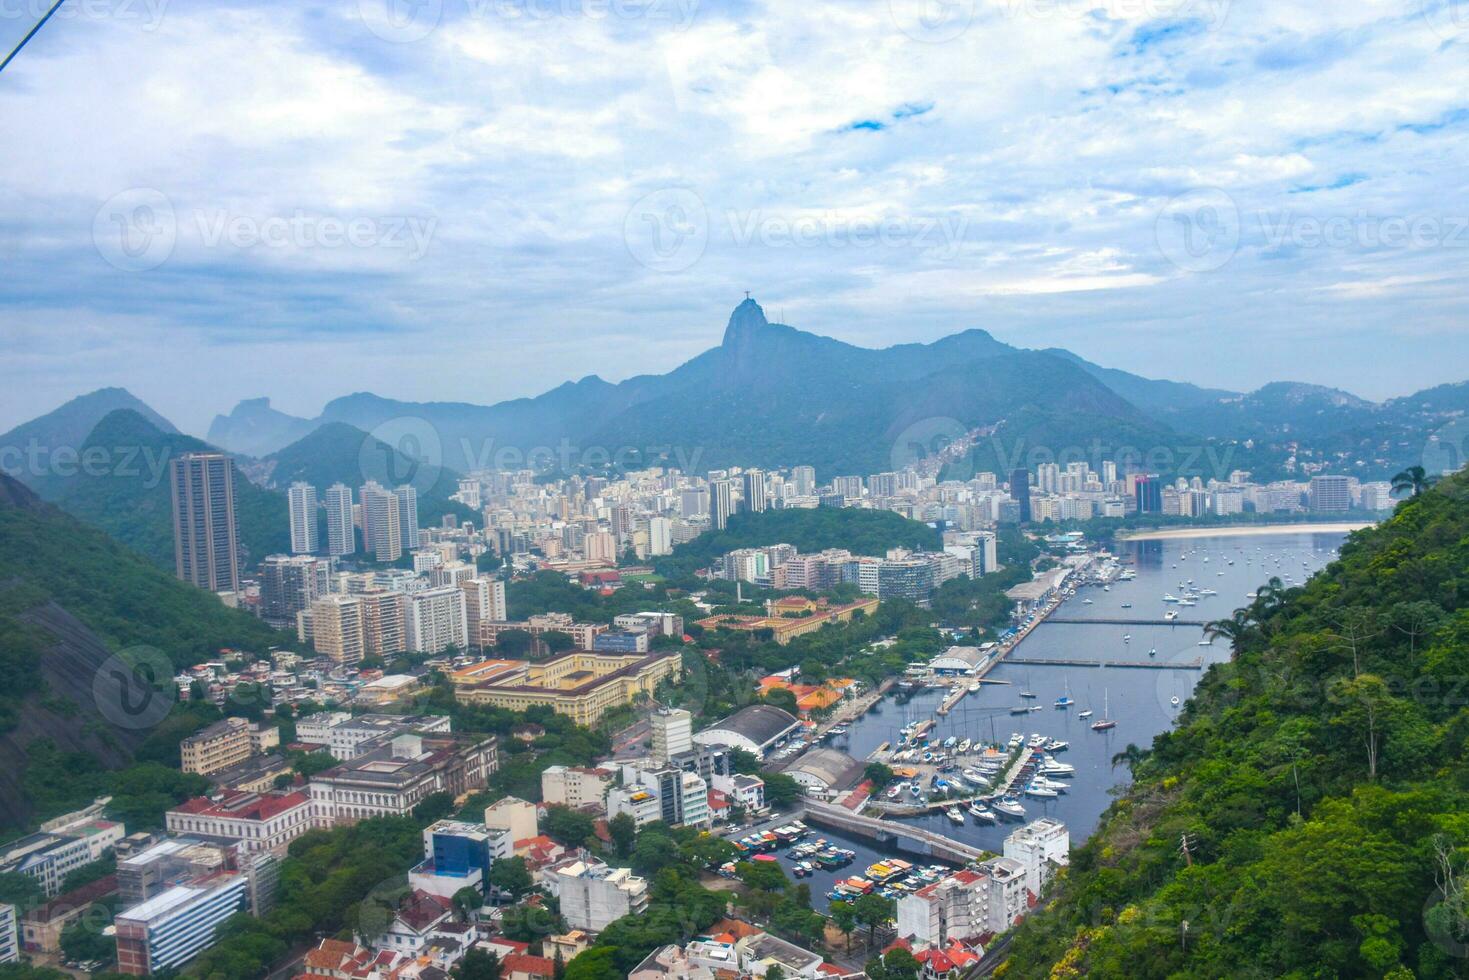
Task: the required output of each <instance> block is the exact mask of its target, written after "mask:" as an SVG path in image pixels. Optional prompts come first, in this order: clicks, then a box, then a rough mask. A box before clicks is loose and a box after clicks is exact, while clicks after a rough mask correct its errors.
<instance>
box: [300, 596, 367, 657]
mask: <svg viewBox="0 0 1469 980" xmlns="http://www.w3.org/2000/svg"><path fill="white" fill-rule="evenodd" d="M311 640H312V642H313V643H314V644H315V645H316V652H317V653H319V654H321V655H322V656H324V657H327V658H328V659H330V660H332V661H333V662H334V663H339V664H355V663H359V662H360V661H361V660H362V654H363V647H364V644H365V637H364V624H363V614H362V599H361V597H360V596H355V595H329V596H322V597H321V598H320V599H317V600H316V601H315V602H313V603H312V604H311Z"/></svg>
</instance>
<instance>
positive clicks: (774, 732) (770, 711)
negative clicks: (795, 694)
mask: <svg viewBox="0 0 1469 980" xmlns="http://www.w3.org/2000/svg"><path fill="white" fill-rule="evenodd" d="M799 727H801V722H800V721H799V720H797V718H796V716H795V715H793V714H791V713H790V712H789V711H785V710H783V709H781V708H777V707H776V706H775V705H773V704H752V705H749V706H747V707H744V708H741V709H740V710H739V711H736V712H735V713H734V714H732V715H730V716H729V717H728V718H725V719H723V720H722V721H716V722H715V723H714V724H712V725H710V726H709V727H708V728H706V729H704V730H703V731H702V732H699V733H697V734H695V735H694V741H695V742H698V743H699V744H700V745H725V746H730V747H733V748H737V749H744V750H745V751H746V752H753V753H754V754H755V755H757V756H760V757H761V758H764V757H765V752H766V750H767V749H769V748H770V747H771V746H772V745H774V744H775V743H776V742H779V741H780V740H781V739H783V738H785V737H786V736H787V735H789V734H790V733H791V732H793V731H795V730H796V729H797V728H799Z"/></svg>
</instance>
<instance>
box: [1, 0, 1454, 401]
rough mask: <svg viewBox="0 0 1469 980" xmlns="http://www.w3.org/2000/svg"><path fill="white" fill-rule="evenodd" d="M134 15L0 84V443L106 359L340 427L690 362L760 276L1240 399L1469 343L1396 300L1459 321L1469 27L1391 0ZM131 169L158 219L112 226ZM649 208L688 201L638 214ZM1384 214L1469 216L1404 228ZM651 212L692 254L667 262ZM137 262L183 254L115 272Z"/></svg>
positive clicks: (876, 325)
mask: <svg viewBox="0 0 1469 980" xmlns="http://www.w3.org/2000/svg"><path fill="white" fill-rule="evenodd" d="M382 2H384V3H385V2H386V0H382ZM125 6H126V7H128V8H131V9H137V10H142V9H144V8H143V7H140V6H139V5H138V4H132V3H129V4H126V5H124V4H120V3H119V4H114V5H113V6H112V7H108V5H107V4H105V3H102V4H91V5H84V7H80V8H78V13H77V14H76V15H73V16H69V17H67V18H65V19H63V18H61V17H59V16H58V18H57V19H56V20H55V21H54V22H53V23H52V24H49V25H48V26H47V28H46V29H45V30H44V31H43V32H42V33H41V34H39V35H38V36H37V39H36V41H35V42H33V44H32V45H31V46H30V47H29V48H27V50H26V52H25V53H24V54H23V55H22V57H21V58H20V59H18V60H17V61H16V63H15V64H14V65H12V66H11V68H9V69H7V71H6V74H5V85H4V86H0V132H4V133H6V134H7V137H8V145H9V146H11V152H10V153H9V154H8V155H7V162H6V167H5V168H3V170H0V258H3V260H4V261H5V268H6V271H7V275H6V276H5V277H4V279H3V281H0V316H3V317H4V320H5V322H6V324H7V329H6V336H5V340H4V342H3V344H4V347H3V350H4V353H5V354H6V355H7V356H6V363H7V366H10V367H12V369H20V368H23V369H24V371H25V372H26V374H25V378H26V383H25V384H24V385H21V384H11V385H6V386H3V388H0V426H6V425H7V424H12V423H14V422H15V421H18V420H20V419H22V418H25V417H29V416H31V415H34V414H36V411H37V410H38V403H54V402H59V401H62V400H65V398H67V397H70V396H71V395H74V394H76V393H78V392H80V391H83V390H87V389H90V388H94V387H97V386H99V385H102V384H110V383H121V384H125V385H127V386H128V387H131V388H133V389H134V390H135V391H136V393H138V394H139V395H140V396H141V397H144V398H145V399H148V400H150V401H152V402H155V403H157V404H158V406H159V407H160V408H161V409H163V410H165V411H166V412H168V413H169V414H171V415H173V416H176V420H177V421H178V422H179V424H181V425H185V426H187V427H191V428H194V429H196V430H198V429H202V428H203V426H204V425H206V424H207V421H208V419H209V417H210V416H212V414H213V413H215V412H216V411H225V410H228V408H229V407H230V403H231V402H232V401H233V400H234V399H236V398H240V397H247V396H251V395H260V394H268V395H272V396H274V397H275V399H276V402H277V404H280V405H281V406H283V407H285V408H287V409H288V410H291V411H297V412H306V413H311V412H314V411H315V410H316V409H318V408H319V407H320V405H321V404H322V403H323V402H325V401H326V400H328V399H329V398H331V397H334V396H336V395H339V394H342V393H343V392H346V391H354V390H359V389H363V388H373V389H375V390H377V391H379V392H380V393H382V394H384V395H390V396H397V397H404V398H421V399H434V398H437V399H461V400H471V401H481V402H487V401H494V400H498V399H501V398H506V397H513V396H520V395H529V394H535V393H537V392H539V391H541V390H544V389H546V388H549V387H552V386H554V385H555V384H557V383H559V382H560V381H562V380H565V379H566V378H571V377H580V376H583V375H586V374H591V373H596V374H599V375H602V376H604V377H608V378H613V379H616V378H620V377H626V376H629V375H633V374H637V373H644V372H648V371H664V370H667V369H669V368H671V367H672V366H674V365H675V364H677V363H678V362H679V361H680V360H682V359H684V358H686V357H689V356H692V355H693V354H696V353H698V352H699V351H700V350H702V349H704V348H705V347H707V346H709V345H711V344H713V343H715V342H717V339H718V337H719V334H720V330H721V328H722V325H723V321H724V318H725V316H726V315H727V312H728V308H729V307H730V306H732V305H733V304H734V302H736V301H737V300H738V299H739V298H740V297H741V296H742V295H743V290H745V289H751V290H754V291H756V293H757V295H758V296H759V297H760V298H761V299H762V300H763V301H764V302H765V303H766V305H767V307H768V308H772V309H782V308H783V309H785V310H786V318H787V319H788V320H790V321H793V322H794V324H795V325H796V326H800V327H804V328H808V329H812V330H816V331H818V332H821V333H826V334H830V335H834V336H838V337H843V338H845V339H851V340H854V341H858V342H879V343H897V342H903V341H910V340H926V339H933V338H934V337H937V336H940V335H942V334H945V333H949V332H952V331H954V330H957V329H961V328H964V327H969V326H980V325H982V326H986V327H988V328H990V329H992V330H994V331H995V332H996V333H997V334H1001V335H1003V336H1005V337H1006V339H1008V340H1011V341H1013V342H1016V343H1021V344H1024V345H1026V346H1035V347H1045V346H1051V345H1053V344H1068V343H1071V344H1075V345H1076V346H1078V347H1081V348H1085V350H1084V351H1083V352H1084V353H1086V354H1088V355H1089V356H1091V357H1094V358H1097V359H1100V360H1103V361H1106V362H1107V363H1112V364H1116V365H1118V366H1120V367H1127V368H1130V369H1136V370H1145V369H1151V370H1153V371H1154V372H1155V373H1157V374H1162V375H1167V376H1170V377H1186V378H1191V379H1194V380H1198V381H1200V382H1202V383H1209V384H1217V385H1225V386H1228V387H1247V386H1251V385H1253V384H1258V383H1262V382H1264V381H1266V380H1270V379H1271V378H1273V377H1276V376H1279V375H1281V374H1290V375H1292V376H1304V375H1305V374H1307V373H1309V371H1306V370H1303V369H1300V368H1301V366H1300V365H1298V364H1296V363H1292V360H1291V359H1292V358H1295V359H1297V360H1300V361H1310V362H1311V363H1312V364H1315V363H1316V362H1317V361H1319V362H1321V367H1320V372H1321V374H1322V375H1326V374H1330V375H1331V377H1329V378H1327V377H1322V378H1321V379H1320V380H1329V381H1331V382H1332V383H1335V384H1339V385H1342V386H1344V387H1348V388H1352V389H1354V390H1359V391H1361V392H1363V393H1364V394H1370V395H1385V394H1390V393H1397V392H1399V391H1401V390H1405V389H1403V388H1402V387H1401V386H1402V385H1403V384H1406V383H1408V382H1407V381H1406V380H1404V379H1409V378H1420V379H1421V380H1422V381H1423V383H1424V384H1427V383H1431V382H1433V381H1442V380H1450V379H1451V378H1452V377H1453V371H1454V370H1455V369H1456V368H1455V364H1456V363H1463V361H1462V360H1459V361H1457V362H1456V360H1455V359H1454V358H1451V357H1444V356H1442V355H1441V354H1440V355H1438V356H1434V357H1431V358H1428V359H1426V360H1420V358H1421V357H1423V355H1422V354H1421V350H1422V348H1416V347H1414V346H1411V345H1401V344H1396V343H1394V341H1393V338H1394V336H1395V331H1397V330H1398V329H1399V325H1400V324H1401V323H1402V322H1403V320H1404V317H1405V316H1406V315H1411V316H1412V318H1413V322H1414V328H1415V329H1416V330H1419V331H1429V332H1436V334H1437V335H1439V336H1442V337H1447V338H1450V339H1451V340H1452V341H1453V342H1455V343H1457V342H1458V341H1457V340H1456V339H1455V338H1457V337H1458V336H1461V335H1462V333H1463V328H1462V310H1463V307H1462V296H1463V295H1464V292H1465V291H1464V281H1463V278H1464V275H1465V272H1464V265H1463V262H1462V256H1463V252H1462V250H1460V249H1457V248H1456V247H1455V246H1454V244H1453V240H1452V238H1453V236H1452V233H1451V232H1450V231H1449V230H1447V224H1448V223H1449V222H1450V221H1451V220H1452V219H1453V215H1452V214H1449V213H1446V211H1447V210H1448V209H1449V207H1450V203H1449V202H1452V201H1455V200H1460V199H1462V197H1463V188H1462V186H1461V183H1462V181H1461V178H1460V177H1459V176H1458V175H1459V174H1462V173H1463V172H1464V164H1465V162H1466V161H1465V159H1464V142H1463V130H1464V121H1465V119H1466V118H1469V109H1466V107H1465V106H1464V104H1463V92H1464V91H1465V90H1466V88H1469V63H1466V62H1465V61H1464V59H1463V58H1462V56H1461V52H1462V50H1463V47H1462V43H1459V44H1454V43H1446V38H1445V36H1444V34H1443V31H1444V29H1445V28H1444V25H1443V24H1441V23H1438V22H1429V21H1428V20H1427V19H1426V18H1423V17H1419V16H1416V15H1407V14H1405V13H1404V12H1403V11H1402V10H1401V9H1400V6H1399V5H1393V4H1388V3H1386V2H1373V0H1356V2H1343V3H1335V4H1319V5H1246V4H1239V3H1234V4H1229V3H1226V2H1223V0H1149V2H1142V3H1139V2H1123V0H1118V2H1107V3H1101V4H1096V3H1090V2H1086V3H1082V2H1075V3H1073V2H1071V0H984V2H980V3H977V4H975V5H974V6H973V9H972V11H971V14H972V16H970V17H968V18H967V19H963V20H952V21H943V20H942V19H939V20H935V19H933V17H931V16H929V17H916V16H915V17H909V16H907V15H908V13H909V11H908V10H907V8H906V7H905V5H903V4H901V3H894V4H889V3H887V2H882V0H876V2H868V0H824V2H817V3H810V4H789V3H786V4H781V3H776V2H774V0H758V2H757V0H741V2H738V3H735V2H714V0H704V2H697V3H696V2H694V0H639V2H633V0H616V2H611V3H597V4H594V3H590V2H587V3H583V2H581V0H430V2H428V3H425V4H421V5H419V6H418V7H417V8H413V9H415V10H419V11H424V10H427V11H432V12H436V14H437V17H436V19H434V20H433V21H432V23H423V22H416V21H413V20H411V19H410V20H408V21H403V20H394V19H392V18H387V17H385V15H384V16H379V15H380V14H384V11H386V9H387V8H386V7H380V6H379V0H361V3H360V4H359V3H350V2H349V3H345V4H334V5H317V6H312V5H301V4H293V3H286V2H284V0H259V2H254V0H252V2H245V0H232V2H225V3H218V4H211V5H209V7H208V8H200V7H197V6H188V5H181V4H172V3H170V4H162V3H155V4H154V5H153V6H151V7H147V9H148V10H153V11H155V12H157V13H158V14H159V16H158V17H156V18H152V19H140V18H134V19H128V18H125V17H123V16H122V13H121V11H122V9H123V8H124V7H125ZM145 6H146V5H145ZM923 6H924V5H922V4H918V5H915V7H914V11H915V12H916V11H917V10H918V8H920V7H923ZM955 6H956V7H961V8H962V7H965V6H966V5H963V4H960V5H955ZM943 9H948V8H943ZM360 10H365V11H368V12H369V14H370V16H368V17H366V18H364V17H363V16H362V15H361V14H360V13H359V11H360ZM82 11H86V12H85V13H84V12H82ZM4 26H6V27H7V28H8V27H11V26H13V25H11V24H9V23H7V24H6V25H4ZM425 27H426V28H427V29H426V30H422V28H425ZM1462 40H1463V39H1462V38H1461V39H1460V41H1462ZM1203 190H1207V191H1215V192H1218V193H1219V194H1222V195H1224V199H1225V200H1228V201H1229V202H1231V203H1232V207H1233V209H1234V210H1235V211H1237V218H1238V226H1237V229H1236V230H1237V241H1236V242H1235V243H1234V244H1233V246H1232V249H1231V251H1230V253H1229V255H1228V256H1227V257H1226V260H1225V261H1224V262H1223V264H1221V265H1219V266H1218V267H1216V268H1211V269H1209V270H1208V271H1203V272H1201V271H1189V270H1188V269H1185V268H1180V266H1179V264H1178V257H1177V255H1174V256H1172V257H1170V255H1169V254H1167V250H1166V249H1163V248H1161V247H1160V244H1159V235H1160V231H1159V218H1160V215H1161V214H1163V213H1164V211H1165V209H1166V208H1167V207H1168V206H1169V203H1170V202H1172V201H1175V200H1176V199H1177V198H1178V197H1179V196H1180V195H1186V194H1189V193H1192V192H1199V191H1203ZM141 191H152V192H156V193H157V194H158V195H161V197H162V199H163V200H166V201H167V207H166V209H165V208H162V207H160V208H158V209H155V210H150V211H148V212H147V213H141V214H140V213H139V212H138V211H137V210H136V209H133V210H127V209H123V210H121V211H118V210H117V209H116V208H114V210H113V211H111V212H110V211H108V210H107V208H106V204H107V202H109V201H115V200H117V199H118V197H119V195H122V200H123V201H124V202H129V201H131V200H133V198H131V197H128V195H129V194H134V195H135V194H136V193H138V192H141ZM660 192H676V196H674V197H672V198H670V197H668V195H667V193H664V196H662V197H659V196H657V195H658V194H660ZM650 195H654V196H653V197H652V198H651V200H653V201H662V202H665V203H668V202H673V204H674V205H676V209H675V210H672V211H670V210H666V209H665V210H658V211H653V212H651V213H648V214H634V215H633V217H634V218H637V219H640V220H631V221H630V220H629V217H630V212H632V211H633V209H634V208H635V207H637V206H638V202H641V201H647V200H650ZM151 199H153V200H157V198H151ZM114 212H116V213H114ZM1359 214H1363V215H1366V216H1367V217H1366V219H1362V218H1359V217H1358V215H1359ZM1172 217H1177V216H1172ZM1184 217H1185V218H1186V217H1187V216H1186V215H1185V216H1184ZM1226 217H1227V216H1226ZM1343 218H1344V219H1346V220H1347V221H1348V223H1349V225H1350V228H1351V233H1350V234H1347V235H1345V236H1344V237H1338V238H1335V239H1333V240H1332V243H1329V244H1320V243H1316V244H1313V235H1312V229H1313V228H1314V227H1316V226H1317V225H1323V224H1328V225H1329V224H1330V223H1331V222H1333V221H1334V220H1335V219H1343ZM1395 218H1400V219H1403V220H1404V221H1409V222H1412V221H1417V222H1418V223H1419V224H1422V223H1423V222H1425V221H1433V220H1438V221H1439V222H1441V224H1440V225H1439V226H1437V227H1440V228H1441V231H1440V235H1441V239H1442V240H1441V241H1440V242H1439V244H1438V245H1436V246H1433V247H1391V246H1389V247H1384V246H1383V245H1382V244H1381V243H1380V242H1379V241H1377V238H1376V237H1375V236H1376V232H1377V230H1380V227H1381V223H1382V222H1389V221H1391V220H1392V219H1395ZM119 220H121V222H122V224H121V225H119V224H118V221H119ZM134 222H136V227H134V224H133V223H134ZM1313 223H1314V224H1313ZM1364 223H1365V227H1364ZM1166 227H1167V228H1177V227H1179V226H1177V225H1176V224H1172V223H1170V224H1168V225H1167V226H1166ZM1333 227H1334V226H1333ZM338 229H340V231H341V234H334V232H335V231H336V230H338ZM395 229H416V230H417V231H418V232H421V234H418V235H415V234H409V233H407V232H406V231H405V232H404V233H403V234H398V233H397V232H396V231H395ZM629 229H632V231H630V230H629ZM1225 230H1229V229H1227V228H1226V229H1225ZM155 231H156V232H158V233H159V234H166V235H167V236H168V237H167V239H166V241H165V240H164V239H159V238H155V237H145V236H144V234H143V233H145V232H146V233H147V234H149V235H151V234H152V233H153V232H155ZM349 231H350V232H351V233H350V234H349ZM645 233H647V234H659V235H662V236H663V237H662V239H661V241H662V244H663V245H664V246H674V247H681V243H682V241H683V240H682V239H680V238H678V237H677V236H681V235H687V234H694V235H696V236H698V237H697V239H696V240H697V242H698V243H699V244H700V246H701V247H700V248H699V249H698V250H697V255H694V257H693V260H692V261H691V262H690V263H689V264H687V265H682V263H681V262H677V263H673V264H674V265H680V266H681V267H679V268H671V267H670V263H669V262H667V261H662V260H658V259H657V257H656V255H655V256H654V258H653V260H652V261H650V259H649V255H650V253H649V251H648V249H649V248H651V247H652V246H653V244H654V243H653V242H652V241H651V240H650V241H648V242H644V241H641V240H638V241H629V240H628V236H629V235H630V234H637V235H641V234H645ZM125 234H130V236H131V237H118V236H121V235H125ZM99 236H100V238H101V241H100V243H99ZM405 236H406V237H405ZM1200 241H1202V239H1200ZM1216 241H1217V239H1216ZM144 244H146V245H147V247H148V248H151V249H158V250H159V251H160V252H161V251H163V249H162V245H163V244H167V246H168V247H167V249H166V253H167V254H166V256H165V258H164V259H163V261H161V262H160V263H159V264H157V265H156V266H154V267H151V268H148V269H146V270H143V271H128V270H127V269H126V268H123V267H120V266H128V265H136V264H137V263H136V262H135V261H132V260H129V259H127V252H126V251H123V252H119V251H118V250H119V249H120V248H122V247H123V246H124V245H127V246H128V247H130V248H134V249H136V248H139V247H142V246H143V245H144ZM1211 247H1212V246H1211ZM148 254H149V255H151V254H152V253H148ZM670 254H672V255H674V256H675V257H676V258H682V257H686V256H688V255H692V254H693V252H692V251H691V250H689V249H687V248H684V250H683V251H675V252H672V253H670ZM1185 264H1186V265H1193V264H1194V263H1192V262H1189V261H1186V262H1185ZM1344 270H1350V274H1349V276H1350V277H1348V275H1347V274H1345V273H1344ZM1332 324H1336V325H1338V326H1341V327H1343V329H1338V330H1337V331H1336V332H1335V333H1333V331H1332V330H1331V329H1330V326H1331V325H1332ZM1083 325H1089V326H1091V327H1092V328H1093V329H1090V330H1086V331H1085V332H1084V333H1082V334H1078V333H1077V331H1080V330H1082V329H1083ZM1143 337H1146V338H1148V343H1147V344H1144V343H1141V342H1140V338H1143ZM1160 337H1161V338H1166V339H1164V340H1159V339H1158V338H1160ZM1185 337H1187V338H1194V339H1195V341H1196V342H1194V343H1184V342H1183V341H1182V340H1181V339H1180V340H1177V341H1175V340H1174V338H1185ZM1295 337H1300V338H1308V339H1309V347H1307V346H1303V345H1299V344H1298V345H1296V346H1291V341H1292V338H1295ZM632 338H638V339H636V340H633V339H632ZM1198 338H1209V340H1208V341H1207V342H1198ZM1216 338H1217V339H1216ZM1346 338H1350V343H1348V342H1347V340H1346ZM1307 352H1308V353H1307ZM1159 358H1166V359H1167V360H1166V361H1165V362H1159V360H1158V359H1159ZM211 360H214V361H217V362H219V363H222V364H223V363H227V364H228V365H229V371H228V377H227V378H226V379H224V380H223V381H221V380H220V379H219V377H218V376H217V374H212V373H211V372H207V371H201V370H198V366H199V365H204V364H208V363H209V362H210V361H211ZM191 365H192V366H194V369H193V370H190V369H189V367H190V366H191Z"/></svg>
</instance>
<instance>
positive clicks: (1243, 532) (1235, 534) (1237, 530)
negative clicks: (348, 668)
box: [1117, 521, 1373, 541]
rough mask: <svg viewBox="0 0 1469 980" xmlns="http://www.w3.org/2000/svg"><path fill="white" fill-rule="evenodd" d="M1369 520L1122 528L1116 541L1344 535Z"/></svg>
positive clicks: (1367, 523) (1369, 525) (1370, 524)
mask: <svg viewBox="0 0 1469 980" xmlns="http://www.w3.org/2000/svg"><path fill="white" fill-rule="evenodd" d="M1372 526H1373V525H1372V522H1370V521H1341V522H1337V523H1334V524H1328V523H1312V524H1249V525H1234V526H1229V525H1221V526H1219V527H1162V528H1153V529H1139V530H1136V531H1121V532H1118V534H1117V540H1119V541H1164V540H1169V539H1175V538H1245V537H1254V536H1256V535H1261V534H1344V533H1346V532H1347V531H1356V530H1360V529H1361V528H1364V527H1372Z"/></svg>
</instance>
